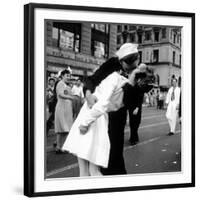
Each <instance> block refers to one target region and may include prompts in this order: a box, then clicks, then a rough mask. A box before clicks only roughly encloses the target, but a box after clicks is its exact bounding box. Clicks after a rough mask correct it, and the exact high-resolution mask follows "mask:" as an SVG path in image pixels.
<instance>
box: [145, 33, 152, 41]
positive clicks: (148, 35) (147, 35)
mask: <svg viewBox="0 0 200 200" xmlns="http://www.w3.org/2000/svg"><path fill="white" fill-rule="evenodd" d="M145 40H151V31H146V32H145Z"/></svg>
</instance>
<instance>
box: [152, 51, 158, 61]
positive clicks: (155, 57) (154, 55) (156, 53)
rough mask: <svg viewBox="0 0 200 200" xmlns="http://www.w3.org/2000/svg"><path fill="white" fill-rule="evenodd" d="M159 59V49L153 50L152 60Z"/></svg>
mask: <svg viewBox="0 0 200 200" xmlns="http://www.w3.org/2000/svg"><path fill="white" fill-rule="evenodd" d="M158 61H159V50H158V49H156V50H153V62H154V63H157V62H158Z"/></svg>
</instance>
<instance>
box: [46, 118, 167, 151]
mask: <svg viewBox="0 0 200 200" xmlns="http://www.w3.org/2000/svg"><path fill="white" fill-rule="evenodd" d="M164 124H168V123H167V122H166V121H165V122H161V123H155V124H150V125H146V126H141V127H139V129H143V128H149V127H153V126H158V125H164ZM127 129H128V127H126V128H125V131H126V130H127ZM52 149H53V145H50V146H47V148H46V151H47V152H49V151H50V150H52Z"/></svg>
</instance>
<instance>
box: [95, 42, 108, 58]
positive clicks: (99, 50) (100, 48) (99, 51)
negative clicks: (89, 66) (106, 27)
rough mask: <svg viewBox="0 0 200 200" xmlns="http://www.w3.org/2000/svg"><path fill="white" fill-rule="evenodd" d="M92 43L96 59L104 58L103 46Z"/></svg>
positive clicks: (102, 44) (99, 43)
mask: <svg viewBox="0 0 200 200" xmlns="http://www.w3.org/2000/svg"><path fill="white" fill-rule="evenodd" d="M92 43H93V48H94V49H93V55H94V56H95V57H97V58H104V57H105V55H106V54H105V44H104V43H102V42H99V41H92Z"/></svg>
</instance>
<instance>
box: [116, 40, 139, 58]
mask: <svg viewBox="0 0 200 200" xmlns="http://www.w3.org/2000/svg"><path fill="white" fill-rule="evenodd" d="M135 53H138V44H134V43H125V44H123V45H122V46H121V47H120V48H119V50H118V51H117V52H116V56H117V57H118V58H119V60H121V59H123V58H125V57H127V56H128V55H131V54H135Z"/></svg>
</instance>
